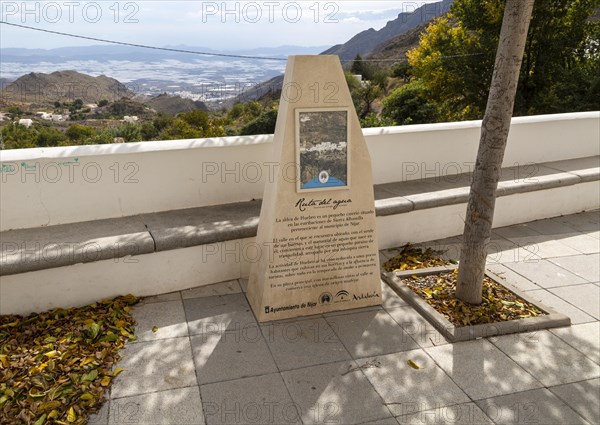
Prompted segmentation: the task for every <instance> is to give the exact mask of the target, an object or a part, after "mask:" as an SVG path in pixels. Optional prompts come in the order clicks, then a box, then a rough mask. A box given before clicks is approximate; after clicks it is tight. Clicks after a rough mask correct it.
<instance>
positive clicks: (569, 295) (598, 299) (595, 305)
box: [549, 283, 600, 320]
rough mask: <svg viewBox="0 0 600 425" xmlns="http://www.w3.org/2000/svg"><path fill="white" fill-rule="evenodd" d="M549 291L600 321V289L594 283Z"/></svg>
mask: <svg viewBox="0 0 600 425" xmlns="http://www.w3.org/2000/svg"><path fill="white" fill-rule="evenodd" d="M549 291H550V292H552V293H553V294H554V295H556V296H558V297H560V298H562V299H563V300H565V301H567V302H569V303H570V304H573V305H574V306H576V307H577V308H579V309H580V310H583V311H585V312H586V313H587V314H589V315H590V316H592V317H594V318H596V319H597V320H598V319H600V288H598V287H597V286H596V285H594V284H593V283H588V284H584V285H573V286H562V287H560V288H550V289H549Z"/></svg>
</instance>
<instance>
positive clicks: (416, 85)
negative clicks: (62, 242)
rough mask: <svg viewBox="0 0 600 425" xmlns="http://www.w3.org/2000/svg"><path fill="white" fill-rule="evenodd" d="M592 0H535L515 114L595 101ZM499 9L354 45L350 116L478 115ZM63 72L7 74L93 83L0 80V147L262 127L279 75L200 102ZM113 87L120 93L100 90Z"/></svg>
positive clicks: (458, 14) (598, 51)
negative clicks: (83, 87) (33, 90)
mask: <svg viewBox="0 0 600 425" xmlns="http://www.w3.org/2000/svg"><path fill="white" fill-rule="evenodd" d="M599 7H600V0H556V1H553V2H536V3H535V7H534V12H533V18H532V21H531V25H530V29H529V34H528V42H527V46H526V49H525V55H524V61H523V67H522V72H521V78H520V81H519V87H518V93H517V101H516V106H515V111H514V114H515V115H516V116H519V115H536V114H549V113H563V112H577V111H591V110H599V109H600V77H599V76H600V20H599V19H598V17H599V16H600V13H599ZM503 13H504V1H503V0H454V3H453V5H452V6H451V8H450V11H449V12H448V13H447V14H445V15H443V16H439V17H437V18H435V19H434V20H432V21H431V22H429V23H425V24H421V25H418V26H416V27H413V28H412V29H410V30H408V31H405V32H403V33H402V34H397V35H396V36H394V37H391V38H388V39H387V40H385V41H384V42H382V43H380V44H378V45H377V46H375V47H374V48H372V49H371V50H370V54H368V55H366V56H365V57H364V58H363V57H362V56H361V55H360V54H357V55H355V57H354V60H353V61H351V62H349V63H347V64H346V65H345V69H346V71H347V72H346V81H347V84H348V87H349V89H350V92H351V94H352V99H353V102H354V106H355V109H356V112H357V114H358V116H359V118H360V121H361V125H362V126H363V127H377V126H389V125H408V124H421V123H435V122H448V121H461V120H472V119H481V118H482V116H483V112H484V108H485V105H486V101H487V97H488V91H489V83H490V80H491V76H492V71H493V66H494V58H495V54H496V48H497V45H498V39H499V35H500V27H501V23H502V16H503ZM72 73H73V71H65V72H62V73H53V74H49V76H46V75H43V74H28V75H26V76H24V77H22V78H20V79H19V80H17V81H15V82H14V83H13V84H15V83H19V84H21V85H23V84H24V83H27V84H28V86H32V87H35V86H36V85H39V84H42V83H43V84H50V85H52V84H58V83H57V81H60V79H64V78H65V76H68V75H71V76H72V77H74V78H76V79H78V81H81V83H82V84H88V83H89V84H96V85H97V87H100V90H97V93H98V94H97V95H95V96H93V97H90V96H88V97H86V96H82V97H78V98H74V97H73V95H72V94H70V95H69V96H67V97H61V96H59V95H56V96H54V97H52V96H50V97H46V98H43V99H42V100H43V102H40V98H34V100H33V101H32V99H31V98H27V97H23V96H22V94H21V93H19V96H21V97H19V98H15V93H18V92H17V91H15V86H13V85H9V86H8V87H6V88H5V89H4V90H3V92H2V104H0V126H1V127H2V129H1V136H2V140H1V143H0V146H1V147H2V148H5V149H14V148H27V147H46V146H63V145H81V144H98V143H115V142H135V141H142V140H144V141H150V140H174V139H190V138H202V137H219V136H235V135H251V134H268V133H273V131H274V129H275V122H276V119H277V107H278V100H279V95H280V92H281V81H282V80H283V78H282V77H277V78H275V79H272V80H269V81H267V82H265V83H263V84H261V85H258V86H256V87H254V88H253V89H252V90H250V91H248V92H246V93H244V94H243V95H241V96H239V97H237V98H234V99H232V100H231V101H230V102H228V103H224V104H222V105H220V106H219V107H218V108H215V109H213V110H207V105H204V104H203V103H202V102H194V101H192V100H190V99H182V98H180V97H177V96H170V95H160V96H158V97H155V98H150V99H147V98H141V97H139V96H135V95H134V94H133V93H130V92H128V91H127V90H126V87H125V86H124V85H122V84H121V83H119V82H118V81H117V80H114V79H110V78H108V77H104V76H102V77H90V76H82V74H79V75H73V74H72ZM75 74H77V73H75ZM356 75H359V76H360V77H359V78H357V77H356ZM63 85H64V81H63ZM114 93H124V96H123V97H120V96H112V97H111V96H110V95H114ZM26 100H29V102H27V101H26ZM40 108H45V109H43V110H44V111H46V112H41V111H42V109H40ZM41 113H43V114H45V115H40V114H41ZM49 117H50V118H49ZM54 117H60V118H57V119H56V120H55V119H54ZM20 120H25V121H26V125H20V124H18V122H19V121H20ZM29 120H31V122H30V123H29V122H28V121H29Z"/></svg>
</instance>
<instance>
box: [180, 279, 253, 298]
mask: <svg viewBox="0 0 600 425" xmlns="http://www.w3.org/2000/svg"><path fill="white" fill-rule="evenodd" d="M240 292H242V288H241V287H240V284H239V282H238V281H237V279H236V280H228V281H227V282H221V283H215V284H214V285H207V286H200V287H198V288H192V289H186V290H184V291H181V297H182V298H183V299H184V300H187V299H190V298H201V297H213V296H218V295H231V294H237V293H240Z"/></svg>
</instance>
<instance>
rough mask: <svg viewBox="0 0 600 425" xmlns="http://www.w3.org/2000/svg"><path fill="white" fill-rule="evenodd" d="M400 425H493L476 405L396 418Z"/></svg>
mask: <svg viewBox="0 0 600 425" xmlns="http://www.w3.org/2000/svg"><path fill="white" fill-rule="evenodd" d="M396 420H397V421H398V423H399V424H400V425H450V424H461V425H493V422H492V420H491V419H490V418H488V417H487V416H486V414H485V413H483V410H481V409H480V408H479V406H477V405H476V404H475V403H463V404H455V405H454V406H445V407H438V408H435V409H432V410H425V411H422V412H417V413H406V414H404V415H401V416H398V417H397V418H396Z"/></svg>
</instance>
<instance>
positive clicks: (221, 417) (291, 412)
mask: <svg viewBox="0 0 600 425" xmlns="http://www.w3.org/2000/svg"><path fill="white" fill-rule="evenodd" d="M200 393H201V395H202V406H203V408H204V415H205V417H206V423H207V424H208V425H213V424H214V425H216V424H227V425H246V424H278V425H284V424H285V425H287V424H302V421H301V419H300V418H301V416H302V414H303V412H302V411H301V410H300V406H298V405H297V404H296V403H294V402H293V401H292V399H291V397H290V395H289V393H288V391H287V388H286V386H285V384H284V383H283V379H282V377H281V375H280V374H279V373H275V374H271V375H263V376H256V377H252V378H244V379H236V380H234V381H226V382H216V383H214V384H207V385H202V386H201V387H200Z"/></svg>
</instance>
